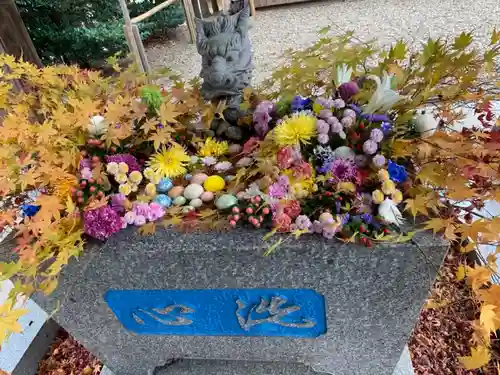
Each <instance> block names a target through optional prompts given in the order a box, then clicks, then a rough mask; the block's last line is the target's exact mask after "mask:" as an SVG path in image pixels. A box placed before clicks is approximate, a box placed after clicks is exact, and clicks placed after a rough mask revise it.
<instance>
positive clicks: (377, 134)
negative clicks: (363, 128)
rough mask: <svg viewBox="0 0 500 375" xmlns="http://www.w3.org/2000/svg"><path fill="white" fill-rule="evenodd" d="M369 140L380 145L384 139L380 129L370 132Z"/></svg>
mask: <svg viewBox="0 0 500 375" xmlns="http://www.w3.org/2000/svg"><path fill="white" fill-rule="evenodd" d="M370 139H371V140H372V141H375V142H377V143H380V142H382V140H383V139H384V133H383V132H382V130H380V129H377V128H375V129H372V131H371V133H370Z"/></svg>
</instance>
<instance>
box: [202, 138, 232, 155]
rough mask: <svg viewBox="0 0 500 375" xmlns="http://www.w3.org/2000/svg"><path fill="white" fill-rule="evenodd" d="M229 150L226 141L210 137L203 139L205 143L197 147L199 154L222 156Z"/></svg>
mask: <svg viewBox="0 0 500 375" xmlns="http://www.w3.org/2000/svg"><path fill="white" fill-rule="evenodd" d="M228 152H229V144H228V143H227V141H216V140H215V139H213V138H212V137H209V138H207V139H205V143H204V144H203V145H202V146H201V147H200V148H199V149H198V154H199V155H200V156H215V157H218V156H222V155H225V154H227V153H228Z"/></svg>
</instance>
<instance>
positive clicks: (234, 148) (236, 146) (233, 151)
mask: <svg viewBox="0 0 500 375" xmlns="http://www.w3.org/2000/svg"><path fill="white" fill-rule="evenodd" d="M242 148H243V147H242V146H241V145H239V144H237V143H233V144H232V145H230V146H229V153H230V154H238V153H240V151H241V149H242Z"/></svg>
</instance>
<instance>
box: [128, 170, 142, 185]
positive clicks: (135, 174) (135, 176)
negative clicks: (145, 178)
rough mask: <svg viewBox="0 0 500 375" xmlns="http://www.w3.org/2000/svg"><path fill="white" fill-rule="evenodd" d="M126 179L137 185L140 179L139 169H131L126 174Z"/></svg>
mask: <svg viewBox="0 0 500 375" xmlns="http://www.w3.org/2000/svg"><path fill="white" fill-rule="evenodd" d="M128 179H129V180H130V182H131V183H133V184H135V185H139V184H140V183H141V181H142V173H141V172H139V171H133V172H131V173H130V174H129V175H128Z"/></svg>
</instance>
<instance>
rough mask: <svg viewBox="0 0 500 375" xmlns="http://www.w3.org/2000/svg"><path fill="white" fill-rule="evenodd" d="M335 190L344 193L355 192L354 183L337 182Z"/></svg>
mask: <svg viewBox="0 0 500 375" xmlns="http://www.w3.org/2000/svg"><path fill="white" fill-rule="evenodd" d="M337 191H340V192H344V193H355V192H356V185H354V184H353V183H352V182H348V181H342V182H339V183H338V184H337Z"/></svg>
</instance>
